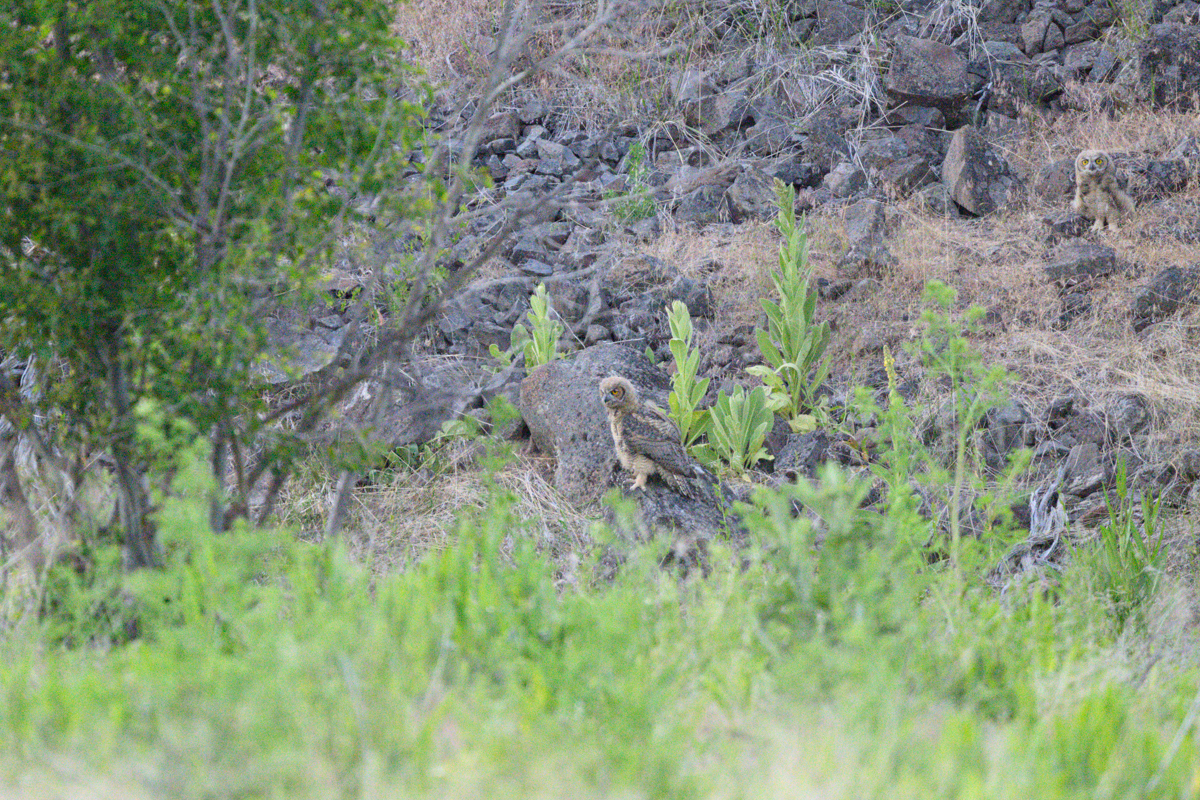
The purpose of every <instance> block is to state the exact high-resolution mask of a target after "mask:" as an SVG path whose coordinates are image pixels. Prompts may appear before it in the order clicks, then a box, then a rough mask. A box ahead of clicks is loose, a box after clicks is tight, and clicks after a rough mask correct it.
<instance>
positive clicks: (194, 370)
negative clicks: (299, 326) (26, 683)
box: [0, 0, 420, 566]
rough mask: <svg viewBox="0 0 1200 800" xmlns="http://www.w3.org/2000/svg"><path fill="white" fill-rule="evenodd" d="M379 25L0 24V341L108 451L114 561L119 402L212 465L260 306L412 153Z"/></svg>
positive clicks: (138, 492)
mask: <svg viewBox="0 0 1200 800" xmlns="http://www.w3.org/2000/svg"><path fill="white" fill-rule="evenodd" d="M389 14H390V11H389V8H388V7H387V6H386V5H385V4H383V3H380V2H374V1H373V0H331V2H327V3H311V2H304V0H266V1H265V2H257V3H256V2H251V1H250V0H247V1H246V2H242V0H216V1H215V2H190V1H186V0H185V1H183V2H172V3H156V2H148V1H146V0H96V1H95V2H88V3H86V4H85V3H64V4H46V3H41V2H34V0H16V2H14V3H12V4H6V10H3V11H0V63H3V65H4V67H3V72H2V73H0V152H2V153H3V156H2V157H0V185H2V187H3V192H4V200H3V202H2V203H0V215H2V224H0V270H2V274H0V318H2V319H3V326H2V328H3V339H2V340H0V348H3V349H4V350H5V351H8V352H15V353H19V354H21V355H24V356H27V357H34V358H36V359H37V360H38V361H39V363H42V364H49V363H51V362H54V363H55V364H58V365H61V369H62V373H63V375H64V376H65V377H66V380H62V381H58V382H56V383H53V384H50V385H48V386H47V387H46V390H47V394H46V396H45V397H44V407H46V408H54V409H57V410H59V411H61V412H62V413H63V414H64V415H65V417H66V418H67V419H68V421H69V422H70V423H71V425H70V428H71V430H73V431H75V432H76V434H77V435H78V436H79V437H81V438H84V439H87V440H88V441H90V443H91V447H93V448H98V449H101V450H105V451H107V452H108V453H109V455H110V456H111V459H112V462H113V463H114V465H115V480H116V484H117V488H118V495H119V502H118V509H119V514H120V527H121V530H122V531H123V534H124V537H125V545H126V549H125V555H126V560H127V563H128V564H129V565H130V566H143V565H148V564H154V563H157V562H158V561H159V556H158V554H157V548H156V544H155V540H154V525H153V520H152V509H151V507H150V501H149V496H148V492H147V490H146V488H145V481H144V476H145V474H146V472H147V470H148V469H149V468H150V467H151V465H152V461H153V457H154V453H153V452H151V451H148V450H147V448H145V447H142V446H141V443H140V441H139V437H138V433H137V430H138V422H139V420H138V412H137V409H138V408H139V403H140V401H142V400H152V401H154V402H155V404H156V407H161V408H162V409H165V410H166V412H167V413H169V414H171V415H173V416H179V417H183V418H186V419H188V420H191V421H192V422H193V423H194V426H195V431H196V432H197V434H196V435H203V434H205V433H209V432H211V433H212V434H213V438H214V441H215V442H216V443H217V449H216V452H217V454H218V455H217V456H215V457H214V463H216V461H218V460H223V456H225V455H226V454H227V453H228V452H229V448H230V447H234V448H235V449H236V446H237V442H236V441H235V438H236V437H235V431H236V430H238V428H239V426H240V430H241V432H242V433H243V434H252V433H253V429H254V427H255V426H256V425H257V424H258V423H257V420H258V419H259V417H258V416H257V415H255V414H253V413H251V414H249V415H245V414H244V412H246V411H254V410H255V408H254V406H253V405H251V404H250V401H251V400H252V399H253V398H254V397H256V396H257V394H258V392H257V386H256V385H257V383H258V381H257V380H256V378H255V362H256V359H257V354H258V353H260V352H261V347H262V345H263V343H264V341H265V334H264V328H263V325H262V319H263V317H264V315H265V313H266V312H267V311H269V310H271V309H273V308H275V307H276V305H277V304H278V302H279V301H278V300H276V299H274V298H276V297H278V296H281V295H286V294H288V293H289V292H291V293H293V294H294V293H295V291H296V290H297V289H298V288H301V287H303V286H305V285H306V279H307V278H308V277H310V276H311V275H313V274H314V270H315V268H316V266H317V264H318V262H319V258H320V257H321V256H322V255H324V254H325V253H327V252H328V251H329V249H330V246H331V244H332V243H333V241H334V239H335V235H336V232H337V230H338V225H337V223H338V222H339V221H340V220H343V219H345V217H346V216H347V214H349V213H350V208H351V207H352V199H353V197H354V196H355V195H362V194H366V193H373V192H375V191H378V190H379V189H380V187H381V185H382V182H383V181H384V179H385V178H386V177H388V176H389V175H390V174H393V173H392V172H391V170H392V169H393V168H394V165H392V164H391V163H390V162H391V160H392V159H393V158H394V157H395V156H394V155H393V153H394V152H396V150H397V148H395V147H394V145H396V144H401V145H408V146H410V147H411V146H413V145H414V144H415V138H414V137H415V136H416V135H417V133H418V131H419V130H420V128H419V126H417V125H413V124H412V123H413V121H414V120H415V118H416V115H417V109H416V108H415V107H413V106H410V105H406V104H398V103H396V102H395V101H394V100H392V99H391V93H390V92H389V89H390V88H392V87H391V86H389V84H388V81H395V80H396V77H395V76H396V75H397V74H398V69H399V67H398V65H396V64H393V63H389V60H388V56H387V54H388V53H392V52H395V51H396V46H395V45H396V43H395V42H394V41H393V39H392V37H391V35H390V33H389V31H388V21H389ZM401 149H402V148H401ZM329 175H336V176H338V179H339V184H340V185H342V186H343V187H348V188H347V189H346V191H344V192H339V193H331V192H328V191H326V190H325V181H326V177H327V176H329ZM24 413H25V415H26V417H27V418H28V417H31V416H32V414H33V410H32V409H25V410H24ZM239 415H242V416H239ZM178 444H183V443H182V442H180V443H178ZM276 458H277V456H276V455H268V457H267V458H266V459H265V460H264V461H263V462H262V463H263V465H264V466H263V468H266V469H270V464H272V463H274V462H273V461H272V459H276ZM234 505H235V506H237V505H238V503H236V502H235V503H234ZM242 505H243V506H244V501H243V503H242ZM235 513H236V512H235Z"/></svg>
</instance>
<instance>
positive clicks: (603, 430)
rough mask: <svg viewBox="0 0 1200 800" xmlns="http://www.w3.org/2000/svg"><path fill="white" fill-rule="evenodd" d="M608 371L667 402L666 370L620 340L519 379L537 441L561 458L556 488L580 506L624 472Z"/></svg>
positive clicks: (523, 413) (522, 405)
mask: <svg viewBox="0 0 1200 800" xmlns="http://www.w3.org/2000/svg"><path fill="white" fill-rule="evenodd" d="M609 375H623V376H624V377H626V378H628V379H629V380H630V382H632V383H633V385H634V386H636V387H637V389H638V391H639V392H640V393H641V395H642V396H643V397H644V398H646V399H648V400H650V401H651V402H653V403H656V404H657V405H659V406H661V407H662V408H666V407H667V395H668V394H669V393H670V391H671V380H670V378H669V377H668V376H667V374H666V373H665V372H663V371H662V370H661V369H659V368H658V367H656V366H654V365H653V364H651V363H650V361H649V359H647V358H646V357H645V356H644V355H642V354H641V353H639V352H638V351H637V350H634V349H633V348H631V347H626V346H624V345H619V344H611V343H605V344H598V345H594V346H592V347H588V348H586V349H584V350H581V351H580V352H578V353H576V354H575V355H573V356H570V357H568V358H562V359H558V360H555V361H551V362H550V363H549V364H543V365H542V366H540V367H538V368H537V369H535V370H533V371H532V372H530V373H529V375H528V376H527V377H526V378H525V380H523V381H522V382H521V393H520V401H519V404H518V406H519V408H520V411H521V416H522V417H523V418H524V419H525V424H526V425H528V426H529V433H530V435H531V436H532V438H533V443H534V445H535V446H536V447H537V448H538V449H539V450H541V451H542V452H543V453H547V454H549V455H552V456H554V457H555V458H556V459H557V461H558V464H557V465H556V466H555V469H554V487H555V488H556V489H558V491H559V492H561V493H562V494H563V495H564V496H565V497H566V498H567V499H568V500H570V501H571V502H573V503H578V504H581V505H583V504H586V503H589V502H592V501H594V500H597V499H599V497H600V496H601V495H602V494H604V492H605V491H607V490H608V489H609V488H611V487H612V486H615V485H616V481H617V478H618V473H619V472H620V466H619V465H618V464H617V454H616V450H614V449H613V441H612V434H611V433H610V432H609V429H608V416H607V414H606V413H605V410H604V405H603V404H602V403H601V402H600V391H599V388H598V387H599V385H600V381H601V380H603V379H604V378H606V377H608V376H609Z"/></svg>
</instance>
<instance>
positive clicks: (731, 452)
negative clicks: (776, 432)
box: [696, 386, 775, 475]
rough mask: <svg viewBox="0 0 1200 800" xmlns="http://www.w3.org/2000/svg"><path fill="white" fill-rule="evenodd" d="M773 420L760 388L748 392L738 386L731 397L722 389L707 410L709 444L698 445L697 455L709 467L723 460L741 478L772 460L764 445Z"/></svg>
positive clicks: (764, 394) (772, 413)
mask: <svg viewBox="0 0 1200 800" xmlns="http://www.w3.org/2000/svg"><path fill="white" fill-rule="evenodd" d="M774 421H775V414H774V412H773V411H772V410H771V407H770V404H769V403H768V400H767V392H766V390H765V389H764V388H763V387H761V386H758V387H755V389H754V391H752V392H749V393H747V392H746V390H745V389H743V388H742V387H741V386H739V387H737V389H736V390H735V391H734V392H733V394H732V395H727V394H725V391H724V390H721V391H720V392H718V393H717V402H716V404H714V405H713V407H712V408H711V409H710V410H709V424H708V442H707V443H705V444H703V445H699V446H698V447H697V448H696V453H697V455H699V456H700V458H701V459H702V460H704V461H706V462H707V463H709V464H710V465H711V464H715V463H717V461H718V460H719V461H724V462H725V463H726V464H728V465H729V467H730V468H731V469H732V470H733V471H734V472H735V473H737V474H739V475H740V474H742V473H744V472H745V471H746V470H747V469H750V468H751V467H753V466H754V465H755V464H757V463H758V462H759V461H763V460H767V459H770V458H771V454H770V453H768V452H767V449H766V448H765V447H764V446H763V443H764V442H765V441H766V438H767V433H768V432H769V431H770V430H771V425H772V423H773V422H774Z"/></svg>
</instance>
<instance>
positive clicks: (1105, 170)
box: [1071, 150, 1134, 231]
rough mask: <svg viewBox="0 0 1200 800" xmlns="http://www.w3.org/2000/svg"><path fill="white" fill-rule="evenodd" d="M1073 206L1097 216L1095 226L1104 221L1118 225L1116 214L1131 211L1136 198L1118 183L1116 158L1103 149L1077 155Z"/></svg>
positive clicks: (1110, 226)
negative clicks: (1114, 161) (1113, 158)
mask: <svg viewBox="0 0 1200 800" xmlns="http://www.w3.org/2000/svg"><path fill="white" fill-rule="evenodd" d="M1071 208H1072V209H1074V210H1075V213H1076V214H1082V215H1083V216H1085V217H1091V218H1092V219H1094V220H1096V222H1095V223H1094V224H1093V225H1092V230H1094V231H1099V230H1102V229H1103V228H1104V226H1105V225H1108V227H1109V228H1110V229H1111V230H1116V229H1117V217H1119V216H1120V215H1121V214H1128V213H1131V212H1132V211H1133V209H1134V205H1133V198H1131V197H1130V196H1129V195H1128V194H1126V193H1125V190H1124V189H1122V188H1121V187H1120V186H1118V185H1117V170H1116V167H1115V166H1113V160H1112V158H1111V157H1110V156H1109V155H1108V153H1105V152H1104V151H1102V150H1084V151H1083V152H1082V153H1080V154H1079V156H1078V157H1076V159H1075V199H1074V200H1072V201H1071Z"/></svg>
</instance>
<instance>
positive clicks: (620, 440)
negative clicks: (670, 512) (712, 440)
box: [600, 375, 711, 498]
mask: <svg viewBox="0 0 1200 800" xmlns="http://www.w3.org/2000/svg"><path fill="white" fill-rule="evenodd" d="M600 395H601V399H602V400H603V402H604V408H605V409H606V410H607V411H608V425H609V428H610V430H611V431H612V437H613V445H614V446H615V447H616V450H617V458H618V459H620V461H621V466H622V467H624V468H625V469H627V470H629V471H630V472H632V473H634V474H635V475H636V476H637V477H636V478H635V479H634V481H633V486H631V487H630V488H632V489H641V488H645V486H646V478H647V477H649V476H650V475H653V474H654V473H656V472H657V473H658V474H659V475H660V476H661V477H662V479H663V481H665V482H666V484H667V485H668V486H670V487H671V488H672V489H673V490H675V491H676V492H678V493H679V494H682V495H685V496H687V497H694V498H699V497H701V496H702V495H701V494H700V493H699V492H697V490H696V489H695V487H693V486H692V485H691V484H689V483H688V480H687V479H689V478H704V479H706V480H710V479H711V478H710V476H709V475H708V473H707V472H706V471H705V470H704V468H703V467H701V466H700V465H699V464H697V463H696V462H695V461H693V460H692V459H691V457H690V456H688V454H687V452H686V451H684V449H683V444H682V443H681V437H680V435H679V428H677V427H676V426H675V423H674V422H672V421H671V419H670V417H668V416H667V415H666V413H665V412H663V410H662V409H660V408H658V407H656V406H655V405H653V404H651V403H645V402H642V400H641V398H639V397H638V392H637V389H635V388H634V386H633V384H632V383H630V382H629V381H628V380H627V379H625V378H622V377H620V376H619V375H612V376H610V377H607V378H605V379H604V380H602V381H600Z"/></svg>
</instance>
